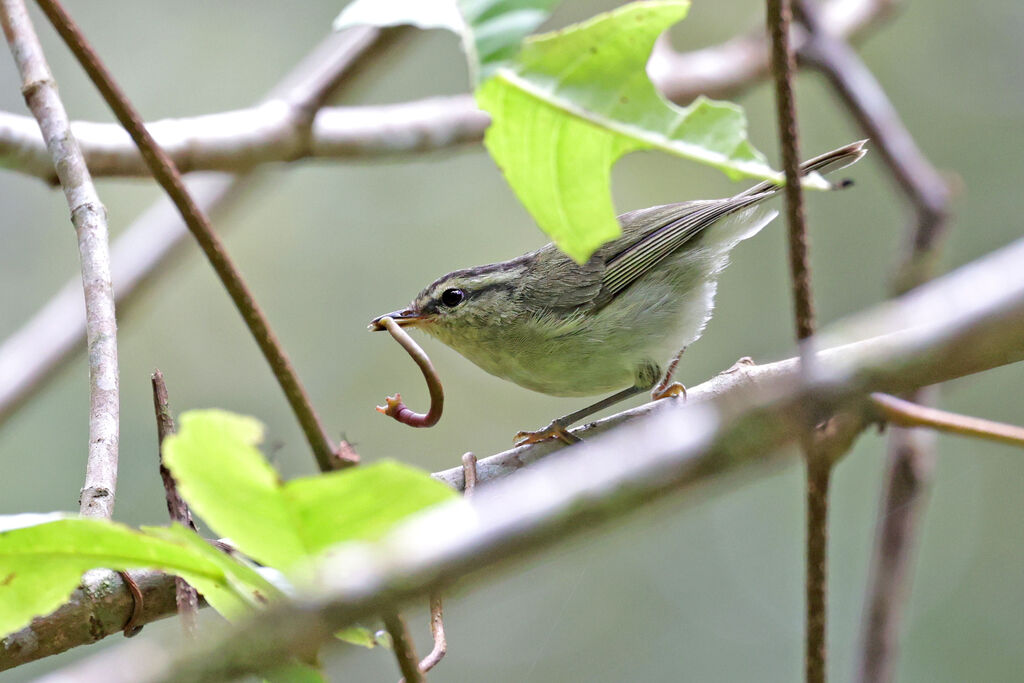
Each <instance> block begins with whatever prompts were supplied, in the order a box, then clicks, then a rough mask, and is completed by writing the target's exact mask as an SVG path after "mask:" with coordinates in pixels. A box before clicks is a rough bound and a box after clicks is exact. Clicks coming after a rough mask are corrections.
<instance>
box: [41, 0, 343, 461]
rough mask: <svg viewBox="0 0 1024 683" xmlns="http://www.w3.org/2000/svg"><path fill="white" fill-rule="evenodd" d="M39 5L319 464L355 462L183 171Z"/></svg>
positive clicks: (80, 44) (81, 39) (55, 15)
mask: <svg viewBox="0 0 1024 683" xmlns="http://www.w3.org/2000/svg"><path fill="white" fill-rule="evenodd" d="M38 3H39V6H40V8H41V9H42V10H43V13H44V14H46V16H47V18H48V19H49V20H50V22H51V23H52V24H53V26H54V28H55V29H57V33H59V34H60V36H61V38H62V39H63V40H64V42H65V43H66V44H67V45H68V47H69V48H70V49H71V51H72V52H73V53H74V55H75V57H76V58H77V59H78V61H79V63H80V64H81V65H82V67H83V68H84V69H85V71H86V73H87V74H88V75H89V78H90V79H91V80H92V82H93V83H94V84H95V85H96V88H97V89H98V90H99V91H100V94H101V95H102V96H103V99H104V100H105V101H106V103H107V105H108V106H109V107H110V108H111V110H112V111H113V112H114V115H115V116H116V117H117V119H118V121H120V122H121V125H123V126H124V127H125V129H126V130H127V131H128V133H129V134H130V135H131V136H132V140H134V141H135V144H136V145H138V147H139V151H140V152H141V153H142V156H143V158H144V159H145V160H146V164H147V165H148V166H149V168H150V171H152V173H153V177H154V178H155V179H156V181H157V182H158V183H159V184H160V186H161V187H162V188H163V189H164V191H165V192H166V193H167V194H168V196H170V198H171V200H172V201H173V202H174V204H175V206H177V207H178V210H179V211H180V212H181V216H182V218H183V219H184V220H185V223H186V225H188V228H189V230H190V231H191V232H192V234H193V235H194V236H195V238H196V241H197V242H199V245H200V247H201V248H202V249H203V253H205V254H206V257H207V258H208V259H209V261H210V265H212V266H213V269H214V270H215V271H216V272H217V275H218V277H219V278H220V280H221V282H222V283H223V284H224V287H225V289H227V291H228V294H230V295H231V299H232V301H233V302H234V303H235V307H236V308H237V309H238V311H239V313H241V315H242V318H243V319H244V320H245V323H246V325H248V327H249V331H250V332H251V333H252V335H253V338H254V339H255V340H256V344H257V345H258V346H259V347H260V350H261V351H262V352H263V356H264V358H266V360H267V363H268V364H269V365H270V368H271V370H272V371H273V373H274V376H275V377H276V378H277V381H278V384H280V385H281V389H282V390H283V391H284V394H285V397H286V398H287V399H288V403H289V405H290V406H291V409H292V412H293V413H295V416H296V417H297V418H298V421H299V424H300V425H301V426H302V431H303V433H304V434H305V436H306V440H307V441H308V442H309V446H310V448H311V449H312V451H313V455H314V456H315V457H316V460H317V463H318V464H319V465H320V466H321V468H325V467H336V466H339V465H344V464H351V463H346V462H345V461H342V460H341V459H340V458H337V457H336V456H335V452H334V447H333V445H332V444H331V439H330V437H329V436H327V432H326V431H325V430H324V427H323V425H322V424H321V422H320V418H319V417H317V414H316V411H315V410H314V409H313V405H312V403H311V402H310V400H309V396H308V395H307V394H306V391H305V389H304V388H303V386H302V383H301V382H300V381H299V378H298V375H297V374H296V372H295V369H294V368H293V367H292V364H291V361H290V360H289V359H288V356H287V355H286V354H285V352H284V349H283V348H282V346H281V344H280V342H279V341H278V340H277V337H276V336H275V335H274V333H273V331H272V330H271V329H270V324H269V322H268V321H267V319H266V316H265V315H264V314H263V311H262V310H261V309H260V308H259V305H258V304H257V303H256V299H255V298H254V297H253V295H252V293H251V292H250V291H249V288H248V287H247V286H246V285H245V282H244V281H243V280H242V276H241V274H240V273H239V271H238V269H237V268H236V267H235V265H234V264H233V263H232V261H231V259H230V258H229V257H228V254H227V251H226V250H225V249H224V246H223V244H222V243H221V241H220V239H219V238H218V237H217V236H216V235H215V234H214V232H213V228H212V227H211V225H210V221H209V219H208V218H207V217H206V214H204V213H203V211H202V209H200V208H199V206H198V205H197V204H196V202H195V200H193V199H192V196H191V195H190V194H189V192H188V189H187V188H186V187H185V184H184V182H183V181H182V178H181V174H180V173H178V170H177V169H176V168H175V166H174V162H173V161H172V160H171V159H170V158H169V157H168V156H167V154H166V153H164V152H163V150H162V149H161V148H160V146H159V145H157V144H156V142H155V141H154V140H153V137H152V136H151V135H150V134H149V133H148V132H147V131H146V127H145V124H143V122H142V118H141V117H140V116H139V114H138V112H137V111H136V110H135V108H134V107H133V106H132V105H131V103H130V102H129V101H128V98H127V97H126V96H125V94H124V93H123V92H122V91H121V89H120V87H119V86H118V85H117V83H115V82H114V79H113V77H112V76H111V74H110V72H109V71H108V70H107V68H106V67H105V66H104V65H103V64H102V62H100V59H99V57H98V56H97V54H96V53H95V51H94V50H93V49H92V47H91V46H90V45H89V44H88V42H87V41H86V39H85V36H83V35H82V32H81V31H80V30H79V28H78V26H77V25H76V24H75V23H74V22H73V21H72V19H71V17H70V16H69V15H68V13H67V12H66V11H65V10H64V8H63V7H62V6H61V4H60V2H58V1H57V0H38Z"/></svg>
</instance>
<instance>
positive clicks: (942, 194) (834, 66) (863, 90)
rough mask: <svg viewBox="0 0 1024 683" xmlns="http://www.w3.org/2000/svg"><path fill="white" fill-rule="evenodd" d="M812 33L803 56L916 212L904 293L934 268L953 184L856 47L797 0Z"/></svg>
mask: <svg viewBox="0 0 1024 683" xmlns="http://www.w3.org/2000/svg"><path fill="white" fill-rule="evenodd" d="M797 9H798V13H799V16H800V20H801V22H802V23H803V24H804V25H805V26H806V27H807V29H808V32H809V34H810V35H809V38H808V39H807V40H805V41H804V42H803V44H802V45H801V47H800V51H799V57H800V60H801V62H803V63H804V64H807V65H809V66H811V67H813V68H814V69H816V70H818V71H820V72H821V74H822V75H823V76H825V78H827V79H828V81H829V83H830V84H831V85H832V87H833V88H834V89H835V91H836V93H837V94H838V95H839V97H840V99H841V100H842V101H843V103H844V104H845V105H846V108H847V109H848V110H849V111H850V113H851V114H852V115H853V117H854V118H855V119H856V120H857V123H858V124H859V125H860V126H861V128H862V129H863V130H864V131H865V133H867V134H868V136H870V137H871V141H872V146H873V147H874V148H875V149H877V150H878V152H879V154H881V156H882V159H883V160H884V161H885V163H886V166H887V167H888V168H889V170H890V171H891V172H892V174H893V177H894V179H895V180H896V182H897V183H898V184H899V186H900V188H902V190H903V192H904V194H905V195H906V197H907V199H908V200H909V201H910V203H911V205H912V206H913V208H914V212H915V214H916V216H917V219H916V225H915V226H914V229H913V230H912V231H911V232H910V235H911V239H910V240H909V245H908V246H909V249H908V250H907V255H906V257H905V259H904V262H903V264H902V266H901V267H900V268H899V269H898V271H897V273H898V274H897V280H896V282H895V284H894V288H895V291H896V294H901V293H903V292H905V291H907V290H909V289H911V288H913V287H916V286H917V285H919V284H921V283H922V282H924V281H926V280H927V279H929V278H930V277H932V276H933V275H934V274H935V265H936V261H937V256H938V248H937V247H938V245H939V242H940V240H941V238H942V237H943V236H944V235H945V233H946V228H947V224H948V219H949V188H948V187H947V186H946V183H945V181H944V180H943V179H942V176H941V175H939V173H938V171H936V170H935V168H934V167H933V166H932V165H931V163H930V162H929V161H928V159H927V158H925V156H924V154H923V153H922V152H921V150H920V149H919V148H918V147H917V144H916V143H915V142H914V138H913V136H911V134H910V132H909V131H907V129H906V126H904V125H903V121H902V120H901V119H900V116H899V113H898V112H897V111H896V109H895V107H893V106H892V103H890V102H889V98H888V97H886V94H885V91H884V90H883V89H882V86H881V85H880V84H879V83H878V81H877V79H876V78H875V77H874V75H873V74H872V73H871V70H870V69H868V67H867V66H866V65H865V64H864V62H863V61H862V60H861V59H860V57H859V56H858V55H857V53H856V52H855V51H854V50H853V48H851V47H850V46H849V45H848V44H847V43H846V42H845V41H843V39H842V38H841V37H840V36H838V35H837V34H836V33H835V32H834V31H833V30H832V29H831V28H830V27H829V25H828V23H827V22H826V21H824V20H823V18H822V13H821V11H820V9H819V8H818V7H817V6H816V5H815V4H814V3H812V2H809V1H808V0H798V4H797Z"/></svg>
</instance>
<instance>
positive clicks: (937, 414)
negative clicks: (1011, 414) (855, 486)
mask: <svg viewBox="0 0 1024 683" xmlns="http://www.w3.org/2000/svg"><path fill="white" fill-rule="evenodd" d="M871 404H872V407H873V408H874V410H875V412H876V413H877V415H878V417H879V418H880V419H882V420H885V421H886V422H888V423H889V424H894V425H898V426H900V427H927V428H928V429H934V430H936V431H939V432H946V433H947V434H957V435H959V436H973V437H976V438H979V439H985V440H987V441H995V442H996V443H1005V444H1009V445H1010V446H1018V447H1020V448H1024V427H1018V426H1016V425H1009V424H1005V423H1003V422H993V421H992V420H985V419H983V418H980V417H971V416H969V415H959V414H957V413H950V412H947V411H945V410H939V409H938V408H932V407H929V406H922V405H918V404H916V403H912V402H910V401H904V400H903V399H901V398H896V397H895V396H889V395H887V394H871Z"/></svg>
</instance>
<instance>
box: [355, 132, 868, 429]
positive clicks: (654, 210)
mask: <svg viewBox="0 0 1024 683" xmlns="http://www.w3.org/2000/svg"><path fill="white" fill-rule="evenodd" d="M865 143H866V140H861V141H859V142H855V143H852V144H850V145H847V146H845V147H841V148H839V149H837V150H834V151H832V152H828V153H827V154H823V155H821V156H819V157H816V158H814V159H811V160H810V161H807V162H805V163H804V164H803V165H802V166H801V167H800V170H801V174H802V175H806V174H809V173H811V172H819V173H826V172H830V171H835V170H838V169H840V168H844V167H846V166H849V165H850V164H852V163H854V162H856V161H857V160H858V159H860V158H861V157H862V156H864V154H865V153H866V151H867V150H866V149H865V148H864V144H865ZM843 185H844V184H842V183H841V184H839V185H834V186H833V187H841V186H843ZM780 189H781V188H780V186H778V185H775V184H773V183H771V182H768V181H765V182H761V183H759V184H757V185H755V186H753V187H751V188H750V189H748V190H746V191H744V192H741V193H740V194H738V195H735V196H733V197H729V198H726V199H711V200H700V201H690V202H682V203H678V204H667V205H664V206H654V207H651V208H648V209H641V210H639V211H631V212H629V213H625V214H623V215H621V216H619V223H620V224H621V225H622V236H621V237H619V238H617V239H615V240H613V241H611V242H608V243H607V244H605V245H603V246H602V247H601V248H600V249H598V250H597V252H595V253H594V255H593V256H591V257H590V259H589V260H588V261H587V262H586V263H584V264H583V265H580V264H578V263H576V262H575V261H573V260H572V259H571V258H569V257H568V256H566V255H565V254H564V253H562V252H561V251H560V250H559V249H558V248H557V247H556V246H555V245H553V244H548V245H547V246H544V247H541V248H540V249H538V250H537V251H533V252H530V253H529V254H524V255H523V256H519V257H518V258H514V259H511V260H509V261H502V262H500V263H492V264H489V265H485V266H477V267H475V268H465V269H462V270H456V271H454V272H452V273H448V274H447V275H445V276H443V277H440V278H438V279H437V280H434V282H433V283H431V284H430V285H428V286H427V287H426V288H425V289H423V291H421V292H420V293H419V295H418V296H417V297H416V298H415V299H413V301H412V303H410V304H409V306H408V307H406V308H403V309H401V310H398V311H394V312H393V313H387V314H386V316H389V317H391V318H393V319H394V320H395V321H396V322H397V323H398V324H399V325H402V326H415V327H417V328H419V329H422V330H423V331H424V332H427V333H428V334H430V335H431V336H433V337H436V338H437V339H439V340H441V341H442V342H444V343H445V344H447V345H448V346H450V347H451V348H453V349H455V350H456V351H458V352H459V353H461V354H462V355H463V356H465V357H466V358H468V359H469V360H471V361H472V362H473V363H475V364H476V365H478V366H480V367H481V368H483V369H484V370H486V371H487V372H489V373H491V374H492V375H496V376H498V377H501V378H503V379H507V380H509V381H511V382H515V383H516V384H518V385H520V386H523V387H526V388H527V389H533V390H534V391H539V392H541V393H544V394H552V395H555V396H591V395H594V394H599V393H603V392H608V391H613V390H616V389H619V391H617V392H616V393H614V394H612V395H611V396H608V397H607V398H605V399H603V400H601V401H598V402H597V403H595V404H593V405H591V406H587V407H586V408H583V409H582V410H578V411H576V412H573V413H570V414H569V415H565V416H563V417H560V418H558V419H556V420H553V421H552V422H551V424H549V425H548V426H547V427H545V428H544V429H541V430H539V431H536V432H520V433H519V434H517V435H516V443H517V444H524V443H533V442H536V441H540V440H543V439H548V438H559V439H562V440H563V441H566V442H569V443H571V442H573V441H577V440H578V439H577V438H576V437H574V436H573V435H572V434H570V433H569V432H568V431H567V428H568V426H569V425H571V424H572V423H574V422H577V421H579V420H581V419H583V418H585V417H587V416H588V415H591V414H592V413H595V412H597V411H598V410H601V409H603V408H606V407H608V406H610V405H612V404H614V403H617V402H618V401H621V400H623V399H625V398H627V397H629V396H632V395H634V394H637V393H640V392H642V391H647V390H650V389H651V388H652V387H654V391H653V392H652V397H653V398H655V399H658V398H664V397H666V396H676V395H679V394H680V393H684V392H685V389H684V388H683V386H682V385H681V384H678V383H677V384H672V383H671V379H672V372H673V371H674V369H675V365H676V363H677V362H678V360H679V356H680V355H681V354H682V351H681V350H680V349H682V350H685V348H686V347H687V346H689V345H690V344H692V343H693V342H694V341H696V340H697V339H698V338H699V337H700V335H701V333H702V332H703V330H704V327H705V325H706V324H707V322H708V320H709V319H710V318H711V312H712V309H713V308H714V298H715V289H716V286H717V280H718V275H719V274H720V273H721V271H722V269H723V268H725V266H726V265H727V264H728V262H729V252H730V251H731V250H732V248H733V247H735V246H736V245H737V244H738V243H739V242H741V241H743V240H745V239H747V238H748V237H752V236H754V235H755V234H757V233H758V232H759V231H760V230H761V228H763V227H764V226H765V225H767V224H768V223H769V222H771V220H772V219H773V218H775V216H776V215H777V214H778V212H777V211H775V210H774V209H770V208H767V207H765V206H763V202H764V201H765V200H767V199H770V198H771V197H773V196H774V195H775V194H776V193H777V192H778V191H779V190H780ZM384 317H385V316H383V315H382V316H379V317H377V318H375V319H374V320H373V321H372V322H371V323H370V329H371V330H379V329H383V327H382V326H381V325H380V320H381V319H382V318H384ZM673 357H674V358H673ZM670 361H671V362H670ZM666 368H667V369H666ZM659 378H660V379H661V381H660V382H659Z"/></svg>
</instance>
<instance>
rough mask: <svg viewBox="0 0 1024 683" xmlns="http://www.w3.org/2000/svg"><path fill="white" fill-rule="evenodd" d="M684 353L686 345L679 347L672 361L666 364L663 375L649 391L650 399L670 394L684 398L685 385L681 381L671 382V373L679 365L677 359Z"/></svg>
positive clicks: (657, 398)
mask: <svg viewBox="0 0 1024 683" xmlns="http://www.w3.org/2000/svg"><path fill="white" fill-rule="evenodd" d="M684 353H686V347H685V346H684V347H683V348H681V349H679V353H677V354H676V357H675V358H673V359H672V362H671V363H669V364H668V370H666V371H665V376H664V377H662V378H661V381H660V382H658V386H656V387H654V389H653V390H652V391H651V400H652V401H657V400H660V399H663V398H668V397H670V396H672V397H675V396H680V395H681V396H682V397H683V398H686V387H685V386H683V383H682V382H673V381H672V375H673V374H674V373H675V371H676V366H677V365H679V359H680V358H682V357H683V354H684Z"/></svg>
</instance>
